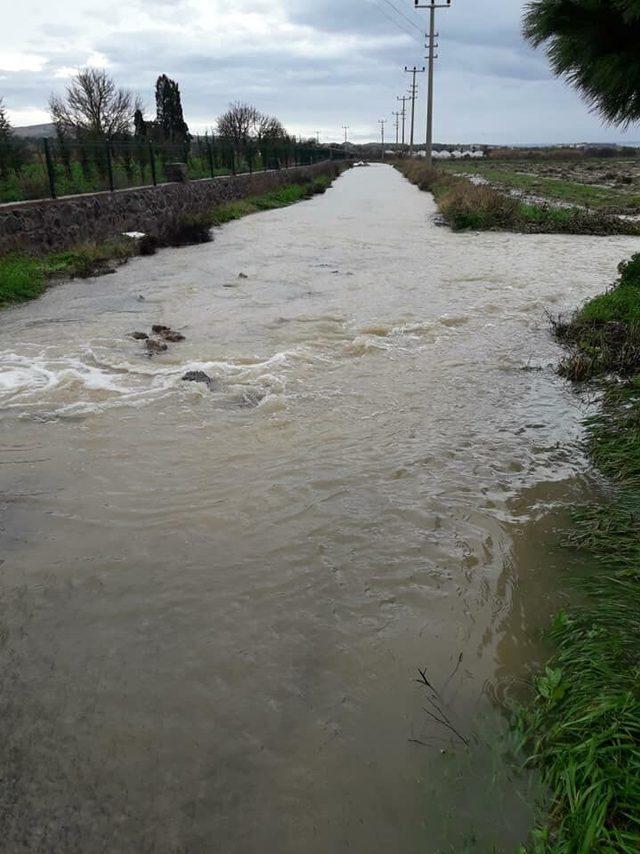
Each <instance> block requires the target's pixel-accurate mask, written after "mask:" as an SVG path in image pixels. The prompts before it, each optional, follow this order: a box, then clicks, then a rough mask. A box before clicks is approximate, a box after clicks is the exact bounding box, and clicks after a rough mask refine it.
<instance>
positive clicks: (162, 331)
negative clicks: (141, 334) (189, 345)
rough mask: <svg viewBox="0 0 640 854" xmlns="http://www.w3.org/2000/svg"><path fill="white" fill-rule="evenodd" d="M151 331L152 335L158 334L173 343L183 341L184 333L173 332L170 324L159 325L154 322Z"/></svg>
mask: <svg viewBox="0 0 640 854" xmlns="http://www.w3.org/2000/svg"><path fill="white" fill-rule="evenodd" d="M151 331H152V332H153V334H154V335H159V336H160V337H161V338H164V340H165V341H170V342H171V343H173V344H175V343H176V342H178V341H184V340H185V338H184V335H183V334H182V333H181V332H175V330H173V329H172V328H171V327H170V326H161V325H160V324H156V325H155V326H152V327H151Z"/></svg>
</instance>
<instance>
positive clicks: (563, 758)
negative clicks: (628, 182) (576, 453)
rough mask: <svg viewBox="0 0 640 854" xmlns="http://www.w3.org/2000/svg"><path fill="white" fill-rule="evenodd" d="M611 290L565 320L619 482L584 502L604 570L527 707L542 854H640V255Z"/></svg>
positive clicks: (591, 425)
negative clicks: (545, 804) (545, 802)
mask: <svg viewBox="0 0 640 854" xmlns="http://www.w3.org/2000/svg"><path fill="white" fill-rule="evenodd" d="M619 271H620V277H619V279H618V281H617V282H616V283H615V284H614V285H613V287H612V288H611V289H610V290H609V291H607V292H606V293H604V294H602V295H600V296H598V297H596V298H595V299H593V300H590V301H589V302H588V303H586V304H585V305H584V306H583V307H582V308H581V309H579V310H578V311H577V312H576V313H575V315H574V316H573V317H572V318H571V319H570V320H569V321H568V322H562V323H557V324H556V332H557V333H558V336H559V337H560V340H561V341H562V342H563V343H565V344H566V345H567V346H568V347H569V348H570V351H571V355H570V359H569V360H568V362H567V360H565V362H563V363H562V365H561V367H560V372H561V373H563V374H564V375H566V376H569V377H571V378H572V379H576V380H581V381H584V380H587V379H589V380H591V381H592V382H594V383H596V386H595V387H596V389H598V390H599V391H601V392H602V406H601V409H600V411H599V413H598V414H597V415H596V416H595V417H592V418H590V419H589V420H588V421H587V424H586V428H587V451H588V454H589V457H590V459H591V460H592V462H593V463H594V464H595V465H596V466H597V468H598V469H599V471H600V472H601V473H602V474H603V475H605V476H606V477H607V478H608V479H609V481H610V484H611V485H612V487H613V489H612V490H610V498H609V499H608V500H604V501H603V502H602V503H600V504H597V505H594V506H591V507H587V508H581V509H580V510H578V511H577V512H576V513H575V518H574V526H573V528H572V530H571V531H569V532H568V534H567V536H566V545H567V547H568V548H571V549H574V550H577V552H578V555H583V556H584V558H585V563H586V564H587V565H588V566H594V565H595V566H596V567H597V569H596V570H595V571H590V572H589V573H588V574H587V576H586V578H585V577H584V575H583V577H582V578H581V579H580V580H578V581H577V585H578V587H579V589H580V592H581V597H580V600H581V604H579V605H578V606H576V607H574V608H572V609H571V610H569V611H567V612H566V613H562V614H560V615H559V616H558V617H557V619H556V621H555V624H554V626H553V629H552V631H551V637H552V639H553V640H554V641H555V645H556V653H555V655H554V657H553V659H552V660H551V661H550V662H549V663H548V665H547V667H546V669H545V672H544V673H543V674H542V675H541V676H540V677H539V679H538V680H537V684H536V695H535V698H534V700H533V702H532V703H531V705H530V706H528V707H527V708H526V709H524V710H520V712H519V714H518V721H517V723H518V728H519V730H520V732H521V733H522V735H523V741H524V743H526V744H527V745H528V747H529V750H530V763H531V764H533V765H535V766H537V767H538V768H539V769H540V770H541V772H542V774H543V778H544V781H545V783H546V785H547V786H548V788H549V792H550V808H549V813H548V820H547V822H546V824H545V826H543V827H540V828H539V829H538V830H537V831H536V833H535V836H534V840H533V844H532V849H531V850H533V851H535V852H554V854H555V852H558V854H574V852H584V854H587V852H628V854H631V852H636V851H638V850H640V374H639V373H638V371H639V370H640V334H639V333H638V330H639V327H640V255H636V256H634V257H633V258H632V259H631V260H630V261H628V262H626V263H623V264H621V265H620V268H619Z"/></svg>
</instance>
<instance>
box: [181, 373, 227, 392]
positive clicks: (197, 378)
mask: <svg viewBox="0 0 640 854" xmlns="http://www.w3.org/2000/svg"><path fill="white" fill-rule="evenodd" d="M182 379H183V380H184V382H186V383H203V385H206V387H207V388H208V389H209V391H216V390H217V389H218V388H219V386H220V384H219V383H218V381H217V380H214V379H213V377H210V376H209V374H205V372H204V371H187V373H186V374H185V375H184V376H183V377H182Z"/></svg>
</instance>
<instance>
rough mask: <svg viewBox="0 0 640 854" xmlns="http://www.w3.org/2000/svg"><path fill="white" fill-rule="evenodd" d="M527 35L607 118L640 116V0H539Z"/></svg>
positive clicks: (530, 11) (526, 23) (531, 12)
mask: <svg viewBox="0 0 640 854" xmlns="http://www.w3.org/2000/svg"><path fill="white" fill-rule="evenodd" d="M524 35H525V38H527V39H528V40H529V41H530V42H531V44H533V45H534V46H536V47H538V46H540V45H542V44H545V45H546V50H547V56H548V57H549V61H550V63H551V67H552V69H553V71H554V73H555V74H557V75H559V76H563V77H565V78H566V79H567V80H568V81H569V82H570V83H571V84H572V85H573V86H575V87H576V88H577V89H578V90H579V91H580V92H581V94H582V95H583V97H584V98H585V100H586V101H587V103H589V104H590V105H591V106H592V107H593V108H594V109H596V110H597V111H598V112H600V113H601V114H602V115H603V116H604V117H605V118H606V119H607V120H608V121H610V122H613V123H614V124H621V125H626V124H629V123H630V122H633V121H635V120H637V119H638V118H640V54H639V53H638V44H639V43H640V3H639V2H638V0H534V2H531V3H529V5H528V8H527V12H526V15H525V19H524Z"/></svg>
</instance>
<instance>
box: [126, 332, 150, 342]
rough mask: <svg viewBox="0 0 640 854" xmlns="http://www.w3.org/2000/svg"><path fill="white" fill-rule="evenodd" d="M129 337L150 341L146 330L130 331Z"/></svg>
mask: <svg viewBox="0 0 640 854" xmlns="http://www.w3.org/2000/svg"><path fill="white" fill-rule="evenodd" d="M129 338H133V339H134V340H135V341H148V340H149V336H148V335H147V333H146V332H130V333H129Z"/></svg>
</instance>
